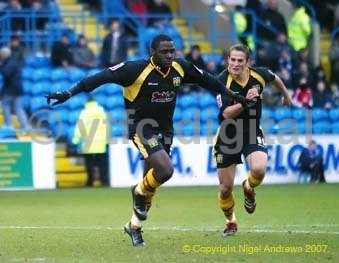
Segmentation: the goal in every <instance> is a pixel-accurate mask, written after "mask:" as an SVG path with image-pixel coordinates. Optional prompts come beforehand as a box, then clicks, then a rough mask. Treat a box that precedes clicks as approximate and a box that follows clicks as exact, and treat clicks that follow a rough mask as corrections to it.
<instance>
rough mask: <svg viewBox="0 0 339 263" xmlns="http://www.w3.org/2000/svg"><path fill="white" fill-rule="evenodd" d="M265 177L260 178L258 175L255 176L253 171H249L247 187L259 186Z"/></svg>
mask: <svg viewBox="0 0 339 263" xmlns="http://www.w3.org/2000/svg"><path fill="white" fill-rule="evenodd" d="M263 179H264V178H261V179H259V178H257V177H254V176H253V175H252V173H251V172H248V176H247V180H246V183H245V184H246V187H249V188H255V187H257V186H259V185H260V184H261V182H262V181H263Z"/></svg>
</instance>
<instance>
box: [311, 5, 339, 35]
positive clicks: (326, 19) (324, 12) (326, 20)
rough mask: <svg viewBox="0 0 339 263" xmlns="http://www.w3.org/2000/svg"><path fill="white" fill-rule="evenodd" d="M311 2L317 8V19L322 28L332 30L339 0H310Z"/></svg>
mask: <svg viewBox="0 0 339 263" xmlns="http://www.w3.org/2000/svg"><path fill="white" fill-rule="evenodd" d="M310 4H311V5H312V6H313V8H314V9H315V15H316V19H317V21H318V22H319V24H320V28H321V30H326V31H327V32H331V31H332V30H333V26H334V12H335V4H338V0H325V1H320V0H310Z"/></svg>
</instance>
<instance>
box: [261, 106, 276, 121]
mask: <svg viewBox="0 0 339 263" xmlns="http://www.w3.org/2000/svg"><path fill="white" fill-rule="evenodd" d="M261 118H262V119H271V118H274V111H273V110H272V109H271V108H263V109H262V112H261Z"/></svg>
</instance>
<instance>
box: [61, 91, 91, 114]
mask: <svg viewBox="0 0 339 263" xmlns="http://www.w3.org/2000/svg"><path fill="white" fill-rule="evenodd" d="M86 100H87V97H86V95H85V94H78V95H77V96H74V97H72V98H70V99H69V100H68V101H67V102H66V104H65V105H66V106H67V107H68V108H69V109H70V110H80V109H81V108H83V107H84V105H85V103H86Z"/></svg>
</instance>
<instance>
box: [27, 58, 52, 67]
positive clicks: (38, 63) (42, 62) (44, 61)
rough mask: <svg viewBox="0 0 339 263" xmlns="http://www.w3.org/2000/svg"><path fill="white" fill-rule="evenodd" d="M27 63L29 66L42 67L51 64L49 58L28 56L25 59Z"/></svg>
mask: <svg viewBox="0 0 339 263" xmlns="http://www.w3.org/2000/svg"><path fill="white" fill-rule="evenodd" d="M25 64H26V65H27V66H29V67H35V68H42V67H48V66H50V61H49V58H47V57H35V56H28V57H27V58H26V59H25Z"/></svg>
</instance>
